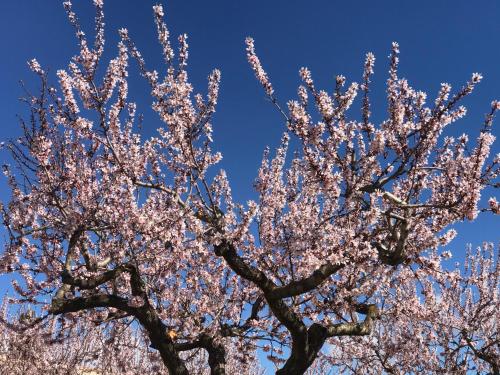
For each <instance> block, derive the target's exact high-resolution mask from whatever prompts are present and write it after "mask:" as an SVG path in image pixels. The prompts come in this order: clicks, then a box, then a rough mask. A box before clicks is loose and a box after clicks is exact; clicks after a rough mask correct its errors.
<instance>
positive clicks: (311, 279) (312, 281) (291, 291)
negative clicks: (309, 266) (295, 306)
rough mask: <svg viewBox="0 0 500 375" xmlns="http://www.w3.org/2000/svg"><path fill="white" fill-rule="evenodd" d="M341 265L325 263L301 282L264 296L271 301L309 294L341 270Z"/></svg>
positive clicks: (276, 289)
mask: <svg viewBox="0 0 500 375" xmlns="http://www.w3.org/2000/svg"><path fill="white" fill-rule="evenodd" d="M343 267H344V265H342V264H335V265H334V264H331V263H326V264H323V265H322V266H321V267H319V268H318V269H317V270H315V271H314V272H313V273H312V275H311V276H308V277H305V278H303V279H301V280H297V281H292V282H290V283H289V284H287V285H285V286H282V287H278V288H275V289H274V290H273V291H271V292H269V293H267V294H266V297H268V298H271V299H280V298H288V297H293V296H298V295H300V294H303V293H307V292H310V291H311V290H314V289H316V288H317V287H318V286H319V285H321V284H322V283H323V282H324V281H326V280H327V279H328V278H329V277H330V276H331V275H333V274H334V273H336V272H337V271H339V270H340V269H342V268H343Z"/></svg>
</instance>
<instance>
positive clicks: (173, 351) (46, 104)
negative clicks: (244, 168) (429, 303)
mask: <svg viewBox="0 0 500 375" xmlns="http://www.w3.org/2000/svg"><path fill="white" fill-rule="evenodd" d="M94 4H95V7H96V10H97V16H96V33H95V40H94V43H93V45H91V43H90V41H89V39H88V38H87V37H86V35H85V33H84V32H83V31H82V29H81V27H80V24H79V22H78V20H77V17H76V15H75V14H74V12H73V10H72V6H71V3H70V2H69V1H66V2H65V3H64V5H65V8H66V10H67V13H68V16H69V20H70V22H71V23H72V24H73V26H74V27H75V30H76V35H77V38H78V43H79V46H80V52H79V54H78V55H77V56H75V57H74V58H73V59H72V60H71V62H70V63H69V65H68V68H67V69H65V70H59V71H57V76H58V78H59V88H58V89H56V88H55V87H53V86H52V85H51V84H50V80H49V77H48V76H47V74H46V72H45V71H44V70H43V69H42V67H41V66H40V65H39V64H38V62H37V61H36V60H32V61H30V62H29V65H30V68H31V70H33V71H34V72H35V73H36V74H37V75H38V76H39V77H40V79H41V86H42V87H41V92H40V94H39V95H31V96H30V97H28V98H27V100H26V101H27V103H28V105H29V106H30V109H31V117H30V121H28V122H22V128H23V131H24V134H23V136H22V137H21V138H19V140H18V141H15V142H11V143H10V144H8V148H9V149H10V151H11V153H12V156H13V158H14V160H15V162H16V163H17V167H18V169H17V171H14V170H13V169H11V167H9V166H5V168H4V171H5V174H6V175H7V177H8V180H9V184H10V187H11V191H12V197H11V199H10V202H9V203H8V204H7V205H4V206H2V212H3V221H4V224H5V227H6V228H7V231H8V234H9V238H10V240H9V242H8V244H7V245H6V247H5V250H4V252H3V254H2V257H1V259H0V271H1V272H3V273H7V272H14V273H16V274H17V275H19V276H21V278H22V282H19V281H17V279H16V281H14V288H15V290H16V292H17V294H18V296H19V297H18V302H22V303H31V304H36V305H38V306H41V308H40V311H42V312H43V314H42V315H41V316H39V317H38V318H37V321H41V322H43V321H44V320H46V319H52V317H54V316H58V317H59V318H60V319H61V320H62V321H64V322H65V325H71V324H78V322H85V321H92V322H95V323H98V324H106V325H107V326H111V327H113V325H116V326H117V327H119V326H121V325H123V324H128V323H131V322H136V323H134V324H138V326H140V327H141V330H142V331H143V332H144V334H145V337H146V338H145V339H144V341H143V343H144V345H149V346H151V348H153V349H154V350H157V351H158V353H159V356H160V357H161V359H162V361H163V363H164V365H165V367H166V368H167V369H168V371H169V372H170V373H171V374H187V373H190V368H189V366H190V365H189V361H187V360H186V356H185V355H184V354H183V353H184V352H188V351H193V350H203V351H204V352H205V353H206V360H207V362H208V366H209V367H210V371H211V373H212V374H224V373H226V372H229V370H228V367H227V363H228V361H229V359H228V357H229V356H232V357H233V358H232V359H231V360H233V361H237V362H238V363H239V364H240V370H239V371H240V372H244V371H246V370H245V369H246V368H248V363H250V362H251V361H250V360H249V358H252V356H253V355H254V353H255V350H257V349H258V348H261V349H262V350H263V351H264V352H266V353H268V358H269V359H270V360H272V361H273V362H275V364H276V366H277V368H278V370H277V373H278V374H302V373H305V372H306V371H307V370H308V368H310V366H311V365H313V364H314V362H315V360H316V359H317V358H318V356H320V357H321V358H323V357H324V356H326V357H327V358H330V360H331V358H343V360H345V363H344V364H345V365H346V366H347V365H348V363H349V362H348V361H349V359H346V357H345V355H347V354H348V353H353V351H354V352H356V350H357V351H359V350H362V348H365V344H364V343H363V341H359V340H355V339H353V337H354V336H370V335H374V336H373V339H374V340H376V338H377V337H378V336H376V332H377V329H378V330H380V329H385V330H386V331H387V332H389V331H390V329H389V328H391V327H392V325H395V326H394V327H393V328H394V329H395V330H398V329H399V330H400V331H401V330H404V329H407V328H402V327H408V321H405V314H406V312H407V311H415V310H416V309H418V308H419V306H420V305H419V303H420V302H421V299H419V297H418V295H417V289H418V288H417V289H416V288H414V287H412V285H414V283H416V282H417V281H419V280H427V281H426V282H429V283H430V284H429V285H434V283H437V284H438V285H439V283H440V282H441V283H442V282H444V281H443V280H445V278H444V276H441V275H443V274H447V271H444V270H443V269H442V268H441V266H440V263H441V259H442V258H443V257H446V256H447V254H446V253H445V254H439V246H440V245H446V244H448V243H449V241H450V240H451V239H452V238H453V237H454V235H455V232H454V231H453V229H450V226H451V225H452V224H454V223H456V222H459V221H463V220H474V219H475V218H476V217H477V215H478V214H479V213H480V211H492V212H494V213H499V212H500V209H499V206H498V203H497V201H496V200H495V199H494V198H491V199H490V201H489V207H485V208H481V207H479V206H478V204H479V200H480V196H481V191H482V190H483V189H484V188H486V187H488V186H490V185H493V186H497V187H498V182H496V179H497V177H498V174H499V162H500V158H499V157H498V156H497V157H496V158H494V159H493V160H489V159H488V156H489V150H490V146H491V144H492V143H493V141H494V136H493V135H492V134H491V131H492V121H493V116H494V114H495V112H496V111H497V110H498V109H499V108H500V104H499V103H498V102H496V101H495V102H493V103H492V106H491V111H490V112H489V114H488V115H487V116H486V119H485V122H484V125H483V127H482V129H481V130H480V132H478V133H479V134H478V136H477V140H476V142H475V144H472V145H471V144H470V142H469V139H468V137H467V136H466V135H463V136H460V137H459V138H457V139H455V138H452V137H444V139H443V137H442V136H441V134H442V132H443V129H444V128H445V127H446V126H447V125H449V124H450V123H452V122H454V121H456V120H458V119H460V118H461V117H463V116H464V115H465V113H466V110H465V108H464V107H463V106H459V103H460V101H461V100H462V99H463V98H464V97H465V96H466V95H468V94H470V93H471V92H472V91H473V89H474V87H475V85H476V84H477V83H479V81H480V80H481V75H480V74H477V73H475V74H473V75H472V78H471V79H470V80H469V81H468V82H467V83H466V84H465V85H464V86H463V87H462V88H461V89H460V90H459V91H458V92H457V93H455V94H451V87H450V86H449V85H448V84H442V86H441V89H440V91H439V93H438V94H437V97H436V99H435V100H434V101H433V102H432V103H431V104H430V105H428V104H426V101H427V96H426V94H425V93H423V92H421V91H416V90H414V89H413V88H412V87H411V86H410V85H409V84H408V82H407V81H406V80H405V79H403V78H400V77H399V76H398V54H399V50H398V45H397V44H396V43H394V44H393V46H392V54H391V56H390V71H389V79H388V81H387V97H388V117H387V119H386V120H385V121H383V122H382V123H380V124H377V125H376V124H374V123H372V122H371V120H370V96H369V86H370V81H371V77H372V74H373V70H374V62H375V57H374V56H373V55H372V54H367V57H366V62H365V66H364V73H363V78H362V83H361V84H360V85H358V84H356V83H352V84H350V85H349V86H348V87H347V88H346V87H345V86H346V79H345V77H342V76H338V77H337V78H336V85H335V88H334V91H333V93H332V94H329V93H328V92H327V91H324V90H320V89H318V88H317V87H316V85H315V83H314V81H313V79H312V75H311V73H310V72H309V70H308V69H306V68H303V69H301V70H300V76H301V78H302V80H303V82H304V84H303V85H301V86H300V87H299V89H298V99H297V100H291V101H289V102H288V108H287V109H285V108H284V107H282V106H281V105H280V103H279V101H278V99H277V97H276V96H275V93H274V90H273V86H272V84H271V82H270V80H269V77H268V76H267V74H266V72H265V71H264V69H263V67H262V64H261V62H260V60H259V58H258V57H257V55H256V52H255V47H254V41H253V40H252V39H250V38H249V39H247V41H246V43H247V56H248V60H249V63H250V65H251V67H252V69H253V70H254V72H255V74H256V77H257V79H258V81H259V82H260V83H261V84H262V86H263V88H264V90H265V93H266V94H267V95H268V96H269V98H270V100H271V102H272V103H273V104H274V105H275V106H276V108H277V110H278V111H280V113H281V114H282V116H283V120H284V124H285V127H284V135H283V138H282V143H281V146H280V147H279V148H278V149H277V151H276V155H275V156H274V157H271V156H270V152H269V151H268V150H267V151H265V153H264V158H263V161H262V165H261V167H260V168H259V170H258V177H257V181H256V185H255V186H256V190H257V193H258V200H257V202H254V201H248V202H247V204H246V205H244V204H240V203H238V202H235V201H234V200H233V198H232V195H231V188H230V184H229V181H228V178H227V176H226V174H225V173H224V171H220V172H219V173H217V174H216V175H215V177H213V178H210V177H209V176H211V173H212V172H211V167H212V166H213V165H214V164H217V163H218V162H219V161H220V160H221V155H220V154H219V153H217V152H214V151H212V148H211V143H212V124H211V118H212V115H213V113H214V111H215V107H216V104H217V95H218V87H219V80H220V72H219V71H217V70H215V71H213V72H212V73H211V74H210V76H209V78H208V92H207V94H206V96H203V95H201V94H194V92H193V87H192V85H191V84H190V83H189V80H188V75H187V71H186V67H187V59H188V45H187V37H186V36H185V35H181V36H180V37H179V39H178V45H179V47H178V52H177V57H175V54H174V48H173V47H172V44H171V39H170V36H169V31H168V29H167V27H166V25H165V24H164V21H163V16H164V15H163V8H162V7H161V6H159V5H158V6H155V7H154V20H155V23H156V27H157V31H158V38H159V41H160V44H161V47H162V50H163V57H164V60H165V69H164V71H165V75H164V76H160V74H159V73H158V72H156V71H154V70H149V69H148V67H147V65H146V63H145V60H144V59H143V57H142V55H141V54H140V52H139V49H138V48H137V47H136V45H135V43H134V42H133V39H132V38H131V37H130V36H129V34H128V32H127V30H125V29H122V30H120V42H119V44H118V55H117V57H116V58H114V59H112V60H111V61H110V62H109V63H108V64H107V67H105V69H104V71H103V78H102V79H100V78H99V77H100V74H99V70H98V67H102V66H103V64H104V62H103V59H102V53H103V49H104V18H103V17H104V16H103V4H102V0H95V1H94ZM130 57H131V58H133V59H134V60H135V61H136V62H137V65H138V67H139V72H140V74H141V75H142V76H143V77H144V78H145V80H146V81H147V83H148V84H149V85H150V88H151V96H152V100H153V104H152V108H153V110H154V111H155V112H156V113H157V114H158V117H159V119H160V120H161V121H162V122H163V126H162V127H160V128H159V129H158V131H157V134H156V135H155V136H152V137H149V138H147V139H143V137H141V135H140V134H139V133H138V131H139V130H138V129H139V127H138V126H137V123H138V120H137V119H136V116H135V114H136V106H135V104H134V103H132V102H130V101H129V100H128V86H127V79H128V72H129V67H128V62H129V58H130ZM358 93H360V94H361V102H362V112H361V116H360V119H359V120H356V119H349V118H348V117H347V111H348V109H349V107H350V106H351V105H352V103H353V101H354V100H355V97H356V96H357V95H358ZM291 137H294V142H293V144H297V149H296V150H295V153H294V154H293V155H291V156H290V155H289V154H290V153H289V150H288V149H289V148H290V145H289V141H290V138H291ZM212 169H213V168H212ZM478 261H479V262H485V261H481V260H478ZM483 268H484V270H483V274H482V276H481V277H484V278H486V279H487V278H488V274H487V273H488V272H490V271H491V270H490V269H489V268H488V267H483ZM450 272H451V271H450ZM496 280H497V279H496ZM450 282H452V281H450ZM496 283H497V284H498V280H497V281H496ZM495 287H496V288H498V285H496V286H495ZM429 288H431V286H429ZM424 290H425V289H424ZM389 291H391V292H393V294H394V296H395V297H390V296H389V295H388V292H389ZM471 293H472V294H474V293H473V292H471ZM444 296H446V297H444ZM391 298H392V299H391ZM397 298H399V300H398V299H397ZM444 298H446V301H444V302H443V303H446V304H447V305H446V306H449V304H451V303H452V300H453V298H458V297H454V296H453V293H452V291H450V293H449V295H448V294H443V299H444ZM471 298H472V297H471ZM448 299H449V300H448ZM472 300H473V298H472ZM385 301H389V302H390V303H388V304H387V305H386V304H385ZM491 301H492V302H491V303H493V305H492V307H488V308H489V309H490V308H498V297H496V299H492V300H491ZM471 304H472V302H471ZM398 306H399V307H398ZM437 306H439V304H438V305H437ZM457 308H458V305H457ZM430 309H432V308H430ZM436 309H437V307H435V310H436ZM497 310H498V309H497ZM429 318H430V317H429ZM457 319H458V320H459V322H457V324H458V323H463V322H464V320H463V319H465V317H463V318H458V317H457ZM461 319H462V320H461ZM385 322H388V323H387V325H384V324H385ZM398 324H401V326H398ZM430 324H435V322H434V320H432V321H431V323H430ZM436 324H437V323H436ZM458 326H460V324H458ZM383 327H388V328H383ZM398 327H399V328H398ZM481 329H482V328H481ZM379 332H380V331H379ZM399 334H400V332H395V333H394V335H395V336H394V337H396V338H397V337H399V336H398V335H399ZM455 334H457V331H456V330H454V329H450V331H449V335H448V336H446V340H448V341H446V340H444V341H439V345H444V347H446V350H447V349H448V346H447V345H448V343H450V342H451V341H449V340H453V338H452V337H454V336H453V335H455ZM346 336H347V337H346ZM370 337H372V336H370ZM463 339H464V340H465V341H466V342H467V340H469V341H471V344H470V345H469V344H467V345H469V346H468V347H469V348H470V350H469V351H468V353H469V354H470V355H472V356H475V357H476V358H479V359H480V360H485V359H484V358H486V356H497V355H498V353H497V352H495V351H493V349H488V348H486V349H484V351H483V349H481V348H484V347H485V346H484V345H489V344H486V342H485V341H481V344H480V345H483V346H481V347H476V346H475V344H474V343H473V340H475V339H474V337H473V336H467V335H464V336H463ZM494 340H496V341H494V342H495V343H496V344H491V346H494V345H498V341H497V339H496V338H495V339H494ZM325 343H327V344H328V345H326V348H327V349H326V351H323V352H322V348H324V347H325ZM347 343H348V344H349V347H348V348H347V349H346V350H344V351H342V353H341V355H340V357H339V356H337V357H331V355H330V354H328V351H329V350H330V349H331V347H332V346H334V347H335V348H336V350H337V349H338V350H342V348H343V347H344V346H345V345H347ZM356 345H358V347H356ZM361 345H363V346H362V347H361ZM384 345H387V343H386V342H385V341H384V342H381V343H380V346H381V347H384ZM460 345H461V344H460ZM229 348H231V349H229ZM472 348H475V349H472ZM450 350H451V349H450ZM333 353H334V355H337V354H335V353H336V351H333ZM461 353H462V352H461ZM491 353H492V354H491ZM469 354H468V355H469ZM332 355H333V354H332ZM481 356H483V357H484V358H481ZM203 358H205V357H203ZM350 360H356V359H354V357H352V358H351V359H350ZM485 361H486V362H488V360H485ZM332 363H333V362H332ZM356 363H358V362H356ZM361 363H362V362H359V364H360V365H361ZM381 363H382V364H383V361H382V362H381ZM488 363H489V362H488ZM245 366H247V367H245ZM316 366H319V365H317V364H316ZM318 368H320V367H318ZM386 370H387V369H386ZM318 371H319V370H318Z"/></svg>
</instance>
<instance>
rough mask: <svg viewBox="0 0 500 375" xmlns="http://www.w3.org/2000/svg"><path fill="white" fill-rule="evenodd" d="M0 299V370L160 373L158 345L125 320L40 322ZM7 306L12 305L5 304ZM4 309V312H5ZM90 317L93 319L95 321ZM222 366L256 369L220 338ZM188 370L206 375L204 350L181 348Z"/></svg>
mask: <svg viewBox="0 0 500 375" xmlns="http://www.w3.org/2000/svg"><path fill="white" fill-rule="evenodd" d="M9 305H10V304H9V302H8V301H7V300H4V304H3V310H2V317H1V318H0V322H1V323H0V338H1V341H0V342H1V343H0V373H2V374H11V375H39V374H42V373H46V374H51V375H135V374H144V375H153V374H159V373H165V372H166V368H165V366H164V365H163V363H162V360H161V358H160V356H159V354H158V351H156V350H154V349H152V348H150V347H149V346H148V345H147V342H146V341H145V337H144V334H143V333H142V332H141V330H139V329H137V327H134V326H131V325H130V324H123V323H124V321H122V322H121V323H122V324H116V322H112V323H111V324H110V323H109V322H108V323H105V324H99V323H100V322H99V321H97V322H94V321H91V320H78V321H73V322H71V324H68V323H69V322H68V320H64V319H60V318H59V317H52V318H50V319H46V320H44V321H43V323H41V322H39V321H38V320H37V316H36V314H35V312H34V310H31V309H29V308H28V309H26V308H25V309H21V310H20V311H18V312H17V313H13V309H12V308H9ZM10 307H12V306H10ZM9 312H10V313H9ZM95 323H98V325H96V324H95ZM226 348H227V351H228V352H227V355H228V360H227V362H226V371H227V372H228V373H230V374H235V373H244V374H249V375H262V374H263V371H262V369H261V367H260V366H259V364H258V363H257V362H256V361H255V359H254V358H251V357H248V358H247V362H246V364H245V365H244V366H243V365H242V363H241V361H240V360H239V357H238V353H237V346H236V345H233V342H231V341H227V342H226ZM182 358H183V359H184V360H185V362H186V367H187V368H188V370H190V371H191V372H192V373H195V374H200V375H207V374H210V368H209V366H208V362H207V355H206V352H205V351H204V350H200V349H194V350H191V351H186V352H185V353H183V354H182Z"/></svg>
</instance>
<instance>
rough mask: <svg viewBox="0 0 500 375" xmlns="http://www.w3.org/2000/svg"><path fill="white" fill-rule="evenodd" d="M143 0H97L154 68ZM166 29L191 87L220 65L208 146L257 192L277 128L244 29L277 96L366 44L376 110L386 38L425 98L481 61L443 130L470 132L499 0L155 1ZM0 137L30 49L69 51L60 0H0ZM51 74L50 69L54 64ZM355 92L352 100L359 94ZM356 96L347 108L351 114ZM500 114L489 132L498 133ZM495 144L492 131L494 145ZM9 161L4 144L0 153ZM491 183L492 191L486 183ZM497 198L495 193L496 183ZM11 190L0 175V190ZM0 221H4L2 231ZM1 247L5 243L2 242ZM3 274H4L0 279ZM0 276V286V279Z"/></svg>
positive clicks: (482, 231)
mask: <svg viewBox="0 0 500 375" xmlns="http://www.w3.org/2000/svg"><path fill="white" fill-rule="evenodd" d="M74 3H75V10H76V11H77V13H78V15H79V17H80V19H81V21H82V24H83V25H84V29H85V30H86V31H87V33H88V34H91V33H92V29H93V16H94V11H93V7H92V6H91V1H90V0H88V1H87V0H85V1H83V0H74ZM154 3H156V1H150V0H127V1H123V0H122V1H120V0H107V1H106V2H105V13H106V33H107V34H106V35H107V46H106V47H107V51H106V57H113V56H114V55H115V53H116V42H117V39H118V38H117V36H118V33H117V30H118V29H119V28H121V27H126V28H128V29H129V34H130V35H131V37H132V38H133V39H134V41H135V42H136V44H137V45H138V47H139V49H140V50H141V51H142V53H143V55H144V56H145V58H146V62H147V63H148V65H149V67H154V68H157V69H159V70H160V69H161V68H162V66H161V50H160V47H159V46H158V43H157V42H156V32H155V28H154V24H153V22H152V10H151V6H152V5H153V4H154ZM163 4H164V6H165V10H166V17H167V24H168V26H169V29H170V31H171V33H172V34H173V35H174V36H176V35H178V34H180V33H187V34H188V35H189V39H188V42H189V44H190V63H189V64H190V65H189V66H190V67H189V72H190V75H191V79H192V81H193V83H194V85H195V88H196V89H197V90H200V91H203V92H204V91H205V88H206V76H207V75H208V74H209V72H210V71H211V69H212V68H219V69H221V70H222V85H221V92H220V102H219V106H218V112H217V113H216V116H215V118H214V138H215V141H216V145H215V147H216V148H217V149H218V150H220V151H222V153H223V155H224V160H223V162H222V165H221V166H222V167H223V168H224V169H226V171H227V172H228V175H229V177H230V179H231V181H232V187H233V192H234V195H235V198H236V200H238V201H243V202H244V201H246V200H247V199H249V198H251V197H252V196H253V190H252V183H253V180H254V178H255V176H256V170H257V167H258V166H259V164H260V160H261V156H262V150H263V149H264V147H265V146H267V145H269V146H271V147H274V146H276V145H277V144H278V143H279V139H280V135H281V133H282V131H283V130H284V124H283V121H282V119H281V118H280V116H279V114H278V113H277V112H276V110H275V109H274V108H273V106H272V105H271V104H270V103H268V101H266V99H265V95H264V93H263V90H262V89H261V87H260V86H259V85H258V83H257V82H256V80H255V79H254V77H253V73H252V71H251V69H250V68H249V66H248V64H247V63H246V57H245V46H244V38H245V37H246V36H252V37H253V38H254V39H255V41H256V48H257V52H258V54H259V56H260V58H261V60H262V62H263V64H264V67H265V68H266V70H267V72H268V74H269V75H270V77H271V80H272V82H273V85H274V87H275V90H276V93H277V96H278V98H279V99H280V101H281V102H282V103H285V102H286V101H287V100H288V99H290V98H293V97H295V95H296V94H295V90H296V87H297V85H298V83H299V77H298V73H297V72H298V69H299V68H300V67H302V66H307V67H309V68H310V69H311V70H312V73H313V77H314V78H315V80H316V83H317V85H318V86H320V87H321V88H324V89H327V90H329V91H331V90H332V89H333V86H334V77H335V75H337V74H343V75H345V76H346V77H347V78H348V80H354V81H359V80H360V78H361V73H362V64H363V60H364V55H365V53H366V52H369V51H371V52H373V53H374V54H375V56H376V57H377V61H376V65H375V76H374V80H373V81H374V84H373V99H372V100H373V107H372V112H373V119H374V120H382V119H383V118H384V116H385V115H386V106H385V93H384V90H385V86H384V84H385V80H386V79H387V67H388V59H387V55H388V54H389V52H390V46H391V42H392V41H397V42H399V44H400V48H401V64H400V75H401V76H405V77H406V78H408V79H409V81H410V84H411V85H412V86H414V87H415V88H417V89H419V90H423V91H426V92H428V94H429V96H430V98H433V97H434V96H435V94H436V93H437V90H438V89H439V85H440V83H441V82H449V83H451V84H452V86H453V87H454V88H455V89H458V88H459V87H460V85H461V84H462V83H464V82H465V81H466V80H467V79H469V78H470V75H471V73H473V72H481V73H482V74H483V75H484V80H483V82H482V83H481V84H480V85H479V87H478V89H477V91H475V92H474V93H473V94H472V95H471V96H470V97H468V98H467V99H466V101H465V102H464V103H463V104H465V105H466V106H467V107H468V109H469V114H468V116H467V117H466V118H465V119H463V120H461V121H459V122H458V123H455V124H454V125H452V129H450V131H449V133H450V134H455V135H456V134H461V133H463V132H467V133H469V134H470V135H471V136H475V135H476V134H478V132H479V129H480V127H481V124H482V120H483V118H484V114H485V113H486V112H487V111H488V110H489V105H490V102H491V101H492V100H493V99H500V64H499V57H500V43H499V42H498V36H499V35H500V22H499V21H500V2H498V1H496V0H478V1H470V0H454V1H445V0H420V1H418V2H411V1H400V0H399V1H396V0H384V1H368V0H363V1H361V0H358V1H337V0H311V1H308V2H306V1H299V0H272V1H271V0H254V1H229V0H213V1H206V0H170V1H166V2H163ZM0 45H1V50H2V57H1V58H0V82H1V84H0V119H1V124H0V138H1V140H5V139H7V138H10V137H16V136H17V135H19V134H20V130H19V126H18V122H17V120H16V115H17V114H20V115H26V108H25V107H24V106H23V105H21V104H20V103H19V101H18V100H17V98H18V97H20V96H22V90H21V87H20V85H19V83H18V81H19V80H20V79H22V80H24V81H26V82H27V84H28V86H29V87H32V88H36V84H35V83H36V81H35V80H34V78H35V77H33V75H32V74H31V73H30V72H29V71H28V69H27V66H26V63H25V62H26V61H27V60H29V59H31V58H33V57H36V58H37V59H38V61H39V62H40V63H41V64H42V66H43V67H44V68H49V69H50V71H51V72H52V73H55V71H56V70H57V69H60V68H64V67H66V65H67V62H68V61H69V58H70V57H71V56H72V55H74V54H75V53H76V40H75V38H74V34H73V30H72V28H71V26H70V25H69V23H68V22H67V19H66V16H65V13H64V10H63V7H62V5H61V1H59V0H43V1H40V0H17V1H1V2H0ZM135 69H136V67H133V68H132V71H131V76H133V77H134V78H133V79H132V81H131V92H132V98H133V99H134V100H136V101H137V102H138V106H139V107H138V109H139V112H143V113H145V114H146V117H145V126H144V129H145V132H146V133H147V134H150V133H152V132H153V131H154V129H155V128H156V127H157V126H158V125H159V124H158V123H157V120H156V118H154V117H152V116H149V117H148V115H150V114H151V113H150V112H151V111H150V109H149V106H150V99H149V96H148V90H147V87H146V86H145V84H144V83H143V82H142V80H139V79H136V77H137V74H136V72H137V71H136V70H135ZM52 78H54V75H52ZM358 103H359V102H358ZM358 108H359V107H358V106H356V105H355V106H354V107H353V109H352V111H353V113H354V114H355V115H356V116H357V114H358V112H357V111H358ZM499 127H500V121H497V124H495V125H494V133H495V134H496V135H497V136H500V131H499V130H498V129H499ZM498 152H500V142H497V143H496V144H495V146H494V150H493V153H498ZM5 160H7V155H6V154H5V153H2V154H0V161H1V162H4V161H5ZM493 193H494V192H493ZM496 195H497V197H498V195H499V194H498V192H496ZM7 199H8V190H7V188H6V181H5V179H3V178H2V179H1V180H0V200H2V201H4V202H5V201H6V200H7ZM499 224H500V221H499V219H498V217H493V216H492V215H489V214H487V215H483V216H482V217H481V218H480V219H479V220H477V221H476V222H475V223H473V224H470V223H466V224H460V225H458V227H457V228H458V230H459V236H458V238H457V239H455V240H454V241H453V242H452V243H451V244H450V245H449V246H448V247H449V248H451V249H453V250H454V251H455V254H456V258H455V259H456V260H461V256H462V254H463V250H464V247H465V243H467V242H471V243H472V244H473V245H474V246H476V245H479V244H480V243H481V241H483V240H488V241H493V242H498V240H499V233H500V231H499V230H498V229H499ZM1 233H2V232H1V231H0V234H1ZM0 246H1V245H0ZM3 280H4V283H5V279H3ZM1 284H2V278H1V277H0V291H1V290H3V287H2V286H1Z"/></svg>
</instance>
